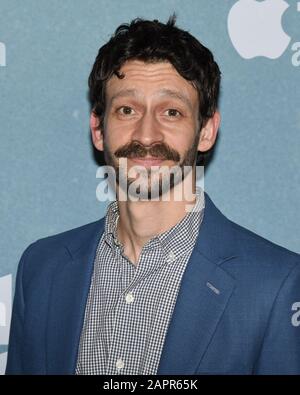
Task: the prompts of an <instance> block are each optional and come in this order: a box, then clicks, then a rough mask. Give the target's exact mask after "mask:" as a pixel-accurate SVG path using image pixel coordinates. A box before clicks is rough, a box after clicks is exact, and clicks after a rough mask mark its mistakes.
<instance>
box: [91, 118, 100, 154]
mask: <svg viewBox="0 0 300 395" xmlns="http://www.w3.org/2000/svg"><path fill="white" fill-rule="evenodd" d="M90 128H91V132H92V140H93V144H94V146H95V148H96V149H97V150H98V151H103V133H102V130H101V129H100V119H99V117H98V116H97V115H96V114H95V113H94V111H92V112H91V116H90Z"/></svg>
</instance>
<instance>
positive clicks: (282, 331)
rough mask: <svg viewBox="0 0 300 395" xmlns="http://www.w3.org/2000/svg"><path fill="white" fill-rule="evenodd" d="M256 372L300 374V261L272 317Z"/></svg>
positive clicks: (282, 290) (279, 298) (284, 286)
mask: <svg viewBox="0 0 300 395" xmlns="http://www.w3.org/2000/svg"><path fill="white" fill-rule="evenodd" d="M253 373H254V374H264V375H266V374H277V375H279V374H285V375H286V374H295V375H299V374H300V263H299V262H298V263H297V264H296V265H295V266H293V268H292V269H291V270H290V272H289V274H288V276H287V277H286V278H285V280H284V282H283V284H282V285H281V287H280V290H279V291H278V293H277V297H276V299H275V302H274V304H273V308H272V311H271V314H270V317H269V322H268V326H267V329H266V332H265V336H264V340H263V343H262V347H261V352H260V355H259V358H258V360H257V363H256V366H255V369H254V372H253Z"/></svg>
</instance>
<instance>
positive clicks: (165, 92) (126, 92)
mask: <svg viewBox="0 0 300 395" xmlns="http://www.w3.org/2000/svg"><path fill="white" fill-rule="evenodd" d="M157 93H158V95H159V96H163V97H164V96H167V97H173V98H175V99H178V100H180V101H182V102H183V103H184V104H186V105H187V106H188V107H189V109H190V110H192V109H193V107H192V103H191V101H190V99H189V98H188V97H187V96H185V95H184V94H182V93H181V92H179V91H177V90H173V89H167V88H163V89H160V90H159V91H158V92H157ZM128 96H131V97H138V96H140V95H139V93H138V91H137V90H136V89H122V90H120V91H119V92H117V93H116V94H114V95H113V96H112V98H111V100H110V102H111V103H112V102H113V101H114V100H115V99H117V98H118V97H128Z"/></svg>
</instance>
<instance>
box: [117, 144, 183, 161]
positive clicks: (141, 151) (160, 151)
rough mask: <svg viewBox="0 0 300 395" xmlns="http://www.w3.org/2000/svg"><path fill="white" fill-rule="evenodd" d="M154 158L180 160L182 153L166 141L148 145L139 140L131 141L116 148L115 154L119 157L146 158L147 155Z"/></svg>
mask: <svg viewBox="0 0 300 395" xmlns="http://www.w3.org/2000/svg"><path fill="white" fill-rule="evenodd" d="M147 155H149V156H151V157H153V158H159V159H166V160H173V161H175V162H179V160H180V155H179V153H178V152H177V151H175V150H174V149H173V148H171V147H170V146H169V145H168V144H165V143H156V144H153V145H151V146H150V147H147V146H145V145H143V144H141V143H140V142H138V141H131V142H129V143H128V144H126V145H124V146H123V147H120V148H118V149H117V150H116V152H115V156H116V157H117V158H121V157H122V158H129V159H132V158H144V157H145V156H147Z"/></svg>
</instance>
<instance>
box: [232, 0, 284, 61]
mask: <svg viewBox="0 0 300 395" xmlns="http://www.w3.org/2000/svg"><path fill="white" fill-rule="evenodd" d="M288 7H289V4H288V3H286V2H285V1H284V0H265V1H256V0H239V1H238V2H237V3H235V4H234V5H233V6H232V8H231V10H230V11H229V14H228V23H227V28H228V33H229V37H230V39H231V41H232V44H233V46H234V48H235V49H236V50H237V52H238V53H239V54H240V55H241V56H242V57H243V58H244V59H252V58H254V57H257V56H265V57H267V58H269V59H277V58H279V57H280V56H281V55H282V54H283V52H284V51H285V50H286V48H287V47H288V45H289V43H290V40H291V38H290V37H289V36H288V35H287V34H286V33H285V32H284V30H283V28H282V25H281V17H282V15H283V13H284V12H285V10H286V9H287V8H288Z"/></svg>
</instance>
